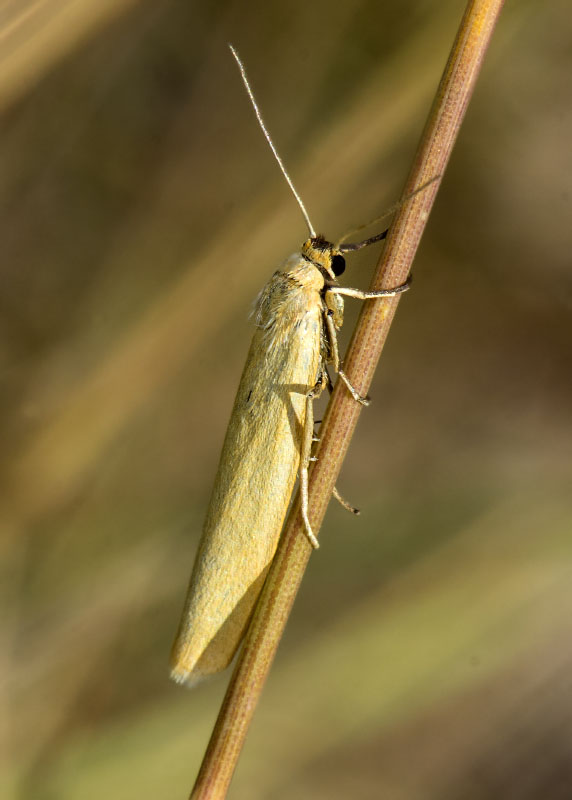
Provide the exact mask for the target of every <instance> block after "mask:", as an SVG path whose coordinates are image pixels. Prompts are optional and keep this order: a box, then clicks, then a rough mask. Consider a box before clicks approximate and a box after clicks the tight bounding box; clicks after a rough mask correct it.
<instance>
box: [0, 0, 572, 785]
mask: <svg viewBox="0 0 572 800" xmlns="http://www.w3.org/2000/svg"><path fill="white" fill-rule="evenodd" d="M463 9H464V2H463V0H445V1H444V2H439V3H436V2H424V1H423V0H405V2H401V3H399V4H396V3H389V2H384V1H382V2H372V1H371V0H363V2H360V0H358V1H357V2H356V0H352V2H347V0H342V1H341V2H339V3H335V4H332V3H328V2H325V0H316V1H315V2H313V3H311V4H308V3H303V2H296V1H295V2H283V0H271V2H269V3H267V4H265V5H261V4H259V3H253V2H247V3H244V2H236V1H235V0H227V2H219V3H212V2H201V1H200V0H198V1H197V2H194V3H189V2H177V1H176V0H161V1H160V2H157V0H153V1H152V2H151V1H150V0H140V1H139V2H137V0H114V2H110V1H109V0H104V2H102V0H76V2H71V0H20V1H19V2H5V3H3V7H2V21H1V26H2V27H1V29H0V59H1V63H2V69H1V71H0V108H1V115H2V124H1V130H2V148H1V152H0V164H1V168H0V191H1V198H2V209H3V213H2V218H1V221H0V225H1V228H2V231H1V238H2V259H1V273H0V276H1V277H0V381H1V394H0V401H1V409H2V415H1V427H0V430H1V452H2V459H1V470H2V490H1V496H0V526H1V529H2V539H1V544H2V563H3V578H2V586H3V589H4V602H3V603H2V625H1V629H2V638H3V643H2V657H1V659H2V660H1V668H2V683H1V686H2V690H1V698H2V706H3V707H2V713H1V715H0V716H1V720H2V722H1V734H2V754H1V773H0V795H1V796H2V797H3V798H17V800H32V798H33V800H64V799H65V800H67V798H70V800H71V799H72V798H73V800H92V799H93V800H95V798H98V799H99V798H101V797H111V798H114V800H132V799H133V800H135V798H137V800H146V798H149V800H151V798H153V799H154V800H155V798H158V797H160V798H184V797H186V796H187V794H188V792H189V791H190V788H191V786H192V783H193V780H194V777H195V775H196V772H197V769H198V766H199V764H200V760H201V758H202V754H203V752H204V748H205V747H206V744H207V741H208V738H209V734H210V730H211V728H212V725H213V722H214V720H215V718H216V714H217V711H218V707H219V704H220V701H221V699H222V696H223V694H224V690H225V687H226V683H227V681H228V674H226V675H223V676H221V677H220V678H217V679H214V680H212V681H211V682H210V683H207V684H206V685H204V686H203V687H200V688H198V689H196V690H194V691H186V690H185V689H183V688H181V687H179V686H176V685H174V684H172V683H171V682H170V681H169V680H168V676H167V657H168V651H169V648H170V645H171V641H172V637H173V634H174V631H175V628H176V625H177V622H178V618H179V614H180V610H181V606H182V603H183V598H184V593H185V590H186V585H187V580H188V575H189V572H190V568H191V564H192V561H193V556H194V552H195V549H196V545H197V540H198V536H199V533H200V529H201V524H202V519H203V515H204V513H205V508H206V504H207V502H208V498H209V493H210V488H211V485H212V481H213V477H214V472H215V469H216V464H217V460H218V456H219V452H220V447H221V444H222V439H223V435H224V431H225V429H226V425H227V422H228V417H229V414H230V409H231V406H232V402H233V398H234V393H235V390H236V387H237V384H238V379H239V376H240V373H241V370H242V366H243V363H244V359H245V356H246V352H247V349H248V343H249V339H250V336H251V333H252V325H251V322H250V321H249V319H248V314H249V311H250V308H251V303H252V300H253V299H254V297H255V296H256V294H257V292H258V290H259V288H260V287H261V286H262V285H263V283H264V282H265V281H266V280H267V279H268V277H269V276H270V275H271V274H272V272H273V271H274V270H275V269H276V267H277V266H278V265H279V263H280V262H281V261H282V260H283V259H284V258H285V257H286V256H287V255H288V254H289V253H291V252H292V251H294V250H296V249H297V248H298V247H299V245H300V243H301V241H302V240H303V239H304V238H305V236H306V230H305V227H304V223H303V220H302V218H301V215H300V212H299V210H298V208H297V207H296V205H295V203H294V201H293V199H292V197H291V195H290V193H289V190H288V188H287V186H286V185H285V183H284V181H283V179H282V177H281V174H280V172H279V170H278V168H277V166H276V164H275V163H274V162H273V160H272V157H271V155H270V152H269V150H268V148H267V146H266V144H265V142H264V140H263V137H262V135H261V133H260V131H259V130H258V128H257V126H256V123H255V119H254V115H253V113H252V109H251V108H250V106H249V103H248V100H247V97H246V95H245V92H244V89H243V87H242V85H241V82H240V79H239V75H238V71H237V69H236V65H235V63H234V61H233V59H232V58H231V56H230V53H229V52H228V49H227V46H226V43H227V42H228V41H232V42H233V43H234V44H235V45H236V47H237V48H238V50H239V52H240V54H241V56H242V58H243V59H244V61H245V63H246V66H247V69H248V73H249V76H250V79H251V82H252V84H253V87H254V89H255V92H256V94H257V98H258V101H259V103H260V105H261V107H262V109H263V113H264V116H265V119H266V122H267V124H268V127H269V129H270V131H271V132H272V134H273V137H274V140H275V142H276V145H277V147H278V149H279V150H280V152H281V154H282V156H283V158H284V160H285V162H286V164H287V165H288V167H289V170H290V172H291V174H292V176H293V179H294V181H295V183H296V185H297V188H298V190H299V192H300V193H301V195H302V197H303V198H304V201H305V203H306V205H307V207H308V209H309V212H310V216H311V217H312V220H313V221H314V225H315V226H316V227H317V228H318V230H320V231H321V232H322V233H324V234H325V235H326V236H328V237H331V238H336V237H338V236H340V235H341V234H343V233H344V232H345V231H346V230H348V229H349V228H352V227H353V226H355V225H359V224H360V223H363V222H365V221H367V220H369V219H371V218H373V217H375V216H378V215H379V214H381V213H382V212H383V211H384V210H385V209H386V208H387V207H389V206H391V205H392V204H393V203H394V202H395V200H396V199H397V198H398V197H399V193H400V190H401V187H402V185H403V182H404V180H405V178H406V175H407V173H408V170H409V165H410V160H411V157H412V155H413V153H414V150H415V146H416V144H417V141H418V139H419V136H420V133H421V130H422V128H423V125H424V121H425V118H426V115H427V112H428V109H429V106H430V103H431V100H432V97H433V94H434V91H435V89H436V86H437V83H438V81H439V78H440V75H441V72H442V69H443V66H444V64H445V61H446V58H447V55H448V51H449V48H450V45H451V42H452V39H453V36H454V34H455V31H456V29H457V26H458V23H459V20H460V18H461V16H462V12H463ZM571 35H572V19H571V17H570V7H569V4H568V3H566V2H563V1H562V2H558V0H556V2H552V3H550V4H538V3H536V2H533V1H532V0H523V2H520V3H512V4H507V8H506V10H505V11H504V12H503V15H502V16H501V19H500V24H499V26H498V28H497V31H496V33H495V35H494V38H493V42H492V46H491V48H490V51H489V54H488V57H487V59H486V62H485V65H484V69H483V71H482V75H481V77H480V80H479V83H478V85H477V89H476V92H475V95H474V98H473V101H472V103H471V106H470V108H469V111H468V114H467V118H466V121H465V124H464V126H463V128H462V130H461V134H460V137H459V140H458V143H457V145H456V147H455V150H454V154H453V158H452V160H451V163H450V165H449V168H448V170H447V173H446V175H445V177H444V180H443V183H442V187H441V191H440V193H439V195H438V197H437V201H436V204H435V207H434V210H433V212H432V215H431V218H430V220H429V224H428V227H427V230H426V233H425V236H424V238H423V241H422V244H421V247H420V250H419V253H418V256H417V259H416V262H415V266H414V273H415V282H414V288H413V290H412V291H411V292H410V293H409V294H408V295H407V296H406V297H405V298H404V299H403V300H402V301H401V303H400V306H399V312H398V314H397V317H396V322H395V325H394V327H393V329H392V332H391V335H390V337H389V341H388V344H387V346H386V348H385V351H384V357H383V359H382V363H381V366H380V369H379V370H378V373H377V377H376V381H375V383H374V385H373V386H372V389H371V394H372V396H373V397H374V403H373V405H372V407H371V408H370V409H369V410H367V411H366V412H364V413H363V414H362V415H361V419H360V423H359V427H358V431H357V435H356V437H355V439H354V441H353V444H352V447H351V450H350V453H349V456H348V458H347V460H346V462H345V466H344V470H343V473H342V476H341V478H340V481H339V483H338V486H339V488H340V490H341V491H342V493H343V494H344V496H346V497H347V498H348V499H349V500H350V501H351V502H352V503H355V504H356V505H358V506H359V507H360V508H361V509H362V515H361V516H360V517H359V518H358V519H354V518H352V517H350V516H349V515H347V513H346V512H344V511H343V509H341V508H340V507H339V506H338V505H337V504H335V503H333V504H332V505H331V508H330V510H329V512H328V516H327V518H326V522H325V524H324V527H323V529H322V533H321V541H322V548H321V549H320V551H319V552H318V553H316V554H315V555H314V556H313V557H312V560H311V563H310V567H309V570H308V572H307V574H306V577H305V581H304V584H303V588H302V591H301V593H300V595H299V597H298V600H297V603H296V605H295V608H294V612H293V615H292V617H291V620H290V622H289V625H288V628H287V632H286V635H285V638H284V640H283V642H282V644H281V647H280V649H279V652H278V656H277V659H276V661H275V664H274V667H273V670H272V673H271V676H270V679H269V682H268V684H267V687H266V689H265V692H264V694H263V698H262V703H261V705H260V707H259V709H258V710H257V713H256V716H255V720H254V723H253V726H252V729H251V731H250V733H249V737H248V740H247V744H246V747H245V750H244V753H243V757H242V759H241V762H240V765H239V768H238V771H237V773H236V775H235V778H234V782H233V785H232V787H231V792H230V796H231V797H233V798H237V799H238V798H273V800H286V798H293V797H295V798H298V799H300V798H302V800H304V798H308V799H309V798H347V797H352V798H358V800H362V798H363V799H366V798H367V799H369V798H380V797H383V798H390V800H427V799H428V798H429V799H431V798H439V800H449V799H450V800H458V798H464V799H465V798H466V799H467V800H481V799H483V800H484V799H485V798H486V799H487V800H490V798H519V799H520V798H527V799H528V798H546V797H550V798H570V797H572V761H571V759H570V754H571V750H572V691H571V690H572V678H571V675H572V623H571V619H570V617H571V615H570V609H571V604H572V581H571V578H572V547H571V537H570V532H571V528H572V493H571V484H572V467H571V455H572V427H571V424H570V422H571V407H572V345H571V328H570V312H571V309H572V276H571V273H570V253H571V250H572V233H571V227H572V226H571V217H572V198H571V193H570V181H571V176H572V148H571V146H570V142H571V141H572V104H571V102H570V97H571V96H570V74H571V70H572V50H571V49H570V38H571ZM376 258H377V252H375V253H372V252H367V251H366V252H364V253H363V254H362V253H360V254H359V258H358V256H357V255H356V256H355V257H353V259H352V260H351V261H350V260H349V259H348V261H350V263H349V266H348V270H347V271H346V274H345V276H344V280H345V282H346V284H347V285H352V286H361V287H364V288H365V287H366V286H367V285H368V281H369V278H370V276H371V274H372V270H373V267H374V264H375V261H376ZM351 303H352V301H347V305H348V314H347V324H346V328H345V331H344V342H347V339H348V338H349V334H350V332H351V329H352V327H353V323H354V321H355V315H356V313H357V308H356V309H354V308H351ZM356 305H357V304H356Z"/></svg>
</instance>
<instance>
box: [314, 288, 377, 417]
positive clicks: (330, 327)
mask: <svg viewBox="0 0 572 800" xmlns="http://www.w3.org/2000/svg"><path fill="white" fill-rule="evenodd" d="M328 291H330V292H331V291H333V289H329V290H328ZM352 291H353V290H352ZM356 291H357V289H356ZM325 317H326V330H327V331H328V340H329V344H330V355H331V358H332V364H333V366H334V369H335V371H336V372H337V373H338V375H339V377H340V378H341V379H342V381H343V382H344V383H345V385H346V386H347V387H348V389H349V390H350V393H351V395H352V397H353V399H354V400H356V401H357V402H358V403H360V404H361V405H362V406H368V405H369V404H370V399H369V397H362V396H361V394H360V393H359V392H358V391H357V389H355V388H354V387H353V386H352V384H351V382H350V379H349V378H348V376H347V375H346V373H345V372H344V371H343V369H342V366H341V363H340V351H339V349H338V334H337V331H336V326H335V325H334V320H333V318H332V317H333V313H332V311H326V313H325Z"/></svg>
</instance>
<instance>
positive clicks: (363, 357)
mask: <svg viewBox="0 0 572 800" xmlns="http://www.w3.org/2000/svg"><path fill="white" fill-rule="evenodd" d="M502 5H503V0H473V2H469V3H468V5H467V9H466V11H465V15H464V17H463V20H462V21H461V24H460V27H459V31H458V33H457V37H456V39H455V42H454V44H453V48H452V51H451V55H450V57H449V60H448V62H447V65H446V67H445V71H444V73H443V77H442V79H441V83H440V84H439V88H438V90H437V95H436V97H435V101H434V103H433V106H432V108H431V111H430V114H429V118H428V121H427V125H426V127H425V130H424V132H423V136H422V138H421V142H420V144H419V148H418V151H417V154H416V156H415V160H414V163H413V167H412V169H411V173H410V175H409V178H408V180H407V182H406V184H405V187H404V190H403V194H402V197H403V198H406V199H404V202H403V205H402V206H401V207H400V209H399V210H398V212H397V215H396V217H395V220H394V222H393V225H392V226H391V230H390V233H389V236H388V239H387V243H386V245H385V248H384V251H383V254H382V257H381V260H380V263H379V265H378V268H377V271H376V274H375V276H374V280H373V282H372V289H373V290H377V289H384V288H391V287H393V286H398V285H400V284H401V283H403V282H404V281H405V280H406V278H407V275H408V274H409V270H410V268H411V263H412V261H413V257H414V255H415V252H416V250H417V247H418V244H419V240H420V239H421V234H422V232H423V229H424V227H425V224H426V222H427V218H428V216H429V212H430V210H431V207H432V205H433V200H434V198H435V195H436V193H437V189H438V186H439V183H440V180H436V181H434V182H433V183H431V184H430V186H428V187H427V189H424V190H423V191H421V192H418V193H417V194H415V195H413V196H411V194H412V192H413V191H414V190H415V188H416V187H419V186H422V185H423V184H425V183H427V182H428V181H430V179H432V178H434V177H435V176H436V175H438V176H442V175H443V172H444V170H445V167H446V164H447V161H448V160H449V156H450V154H451V150H452V147H453V144H454V142H455V139H456V137H457V133H458V131H459V127H460V125H461V122H462V119H463V116H464V114H465V110H466V107H467V104H468V102H469V99H470V97H471V94H472V92H473V88H474V86H475V82H476V79H477V76H478V73H479V70H480V67H481V63H482V60H483V57H484V54H485V52H486V50H487V47H488V44H489V42H490V38H491V34H492V31H493V28H494V25H495V23H496V21H497V18H498V15H499V13H500V10H501V8H502ZM398 302H399V296H398V297H395V298H391V299H387V300H380V301H368V302H367V303H365V304H364V308H363V310H362V313H361V316H360V319H359V322H358V325H357V327H356V330H355V333H354V336H353V338H352V341H351V344H350V348H349V351H348V354H347V357H346V360H345V371H346V373H347V374H348V376H349V378H350V380H351V381H352V383H353V385H354V386H355V387H356V388H357V389H358V390H359V391H360V392H361V393H362V394H367V390H368V388H369V385H370V383H371V380H372V377H373V373H374V370H375V367H376V364H377V361H378V359H379V356H380V355H381V351H382V349H383V345H384V342H385V339H386V338H387V333H388V330H389V327H390V325H391V322H392V319H393V315H394V313H395V310H396V308H397V304H398ZM360 410H361V407H360V406H359V405H358V403H356V402H355V400H354V399H353V398H352V397H351V395H350V394H349V392H348V391H347V389H346V388H345V386H344V385H343V383H342V382H341V381H338V383H337V385H336V388H335V390H334V393H333V395H332V398H331V402H330V404H329V406H328V409H327V411H326V415H325V417H324V421H323V423H322V427H321V429H320V436H321V441H320V443H319V447H318V450H317V453H316V455H317V456H318V461H317V462H316V464H315V465H314V468H313V470H312V472H311V475H310V496H309V499H310V503H309V516H310V519H311V521H312V526H313V529H314V531H318V530H319V528H320V525H321V523H322V520H323V518H324V514H325V512H326V508H327V506H328V503H329V501H330V497H331V495H332V491H333V488H334V484H335V481H336V478H337V475H338V473H339V470H340V468H341V464H342V461H343V458H344V456H345V453H346V450H347V448H348V445H349V442H350V439H351V436H352V434H353V431H354V428H355V426H356V423H357V419H358V416H359V414H360ZM311 552H312V548H311V547H310V545H309V543H308V539H307V537H306V535H305V533H304V528H303V524H302V520H301V517H300V503H299V499H298V500H297V501H296V502H295V503H294V505H293V507H292V509H291V513H290V515H289V517H288V520H287V523H286V527H285V530H284V533H283V535H282V539H281V542H280V544H279V547H278V550H277V553H276V556H275V558H274V561H273V564H272V567H271V569H270V572H269V574H268V578H267V580H266V583H265V585H264V588H263V591H262V594H261V596H260V600H259V602H258V605H257V607H256V611H255V614H254V617H253V619H252V623H251V625H250V627H249V630H248V633H247V635H246V639H245V642H244V646H243V648H242V652H241V655H240V658H239V661H238V663H237V665H236V668H235V670H234V673H233V676H232V678H231V681H230V684H229V687H228V690H227V693H226V696H225V699H224V701H223V704H222V707H221V710H220V713H219V716H218V719H217V722H216V725H215V728H214V731H213V734H212V736H211V740H210V742H209V746H208V748H207V752H206V754H205V757H204V759H203V763H202V766H201V770H200V772H199V775H198V777H197V781H196V783H195V787H194V789H193V792H192V794H191V798H192V800H198V798H202V799H204V798H209V800H221V798H224V797H225V796H226V792H227V789H228V786H229V784H230V781H231V778H232V775H233V772H234V769H235V767H236V763H237V760H238V757H239V755H240V751H241V749H242V745H243V743H244V739H245V737H246V733H247V730H248V726H249V724H250V721H251V719H252V715H253V713H254V709H255V707H256V703H257V701H258V698H259V696H260V693H261V691H262V687H263V685H264V682H265V680H266V676H267V674H268V670H269V669H270V665H271V663H272V660H273V658H274V654H275V652H276V648H277V646H278V642H279V641H280V637H281V636H282V632H283V630H284V626H285V624H286V620H287V619H288V615H289V613H290V609H291V607H292V603H293V602H294V598H295V596H296V593H297V591H298V587H299V585H300V582H301V580H302V576H303V574H304V570H305V568H306V565H307V563H308V560H309V558H310V554H311Z"/></svg>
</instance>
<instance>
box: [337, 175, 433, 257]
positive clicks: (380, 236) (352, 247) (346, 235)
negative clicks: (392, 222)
mask: <svg viewBox="0 0 572 800" xmlns="http://www.w3.org/2000/svg"><path fill="white" fill-rule="evenodd" d="M441 177H442V176H441V175H440V174H439V175H434V176H433V177H432V178H429V180H428V181H426V182H425V183H423V184H422V185H421V186H418V187H417V189H414V190H413V191H412V192H410V193H409V194H408V195H406V196H405V197H404V198H403V199H402V200H398V201H397V203H394V204H393V205H392V206H390V207H389V208H388V209H387V211H384V212H383V214H382V215H381V217H376V218H375V219H370V221H369V222H366V223H365V225H358V227H357V228H352V229H351V231H348V232H347V233H344V235H343V236H342V238H341V239H338V241H337V242H336V247H338V248H340V249H341V251H342V252H348V251H350V250H359V249H360V248H362V247H367V246H368V245H369V244H373V243H374V242H379V241H380V240H381V239H385V237H386V236H387V231H384V232H383V233H378V234H377V235H376V236H371V237H370V238H369V239H365V240H364V241H363V242H358V243H357V244H346V245H344V244H343V242H345V241H346V239H349V238H350V236H353V235H354V233H359V232H360V231H363V230H365V228H369V226H370V225H375V224H376V223H377V222H381V221H382V220H384V219H386V218H387V217H389V216H390V215H391V214H393V212H394V211H398V210H399V209H400V208H401V206H402V205H403V204H404V203H406V202H407V201H408V200H411V198H412V197H415V195H416V194H418V193H419V192H422V191H423V190H424V189H426V188H427V187H428V186H430V185H431V184H432V183H434V182H435V181H437V180H439V178H441ZM340 245H342V246H341V247H340Z"/></svg>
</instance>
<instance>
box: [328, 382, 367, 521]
mask: <svg viewBox="0 0 572 800" xmlns="http://www.w3.org/2000/svg"><path fill="white" fill-rule="evenodd" d="M324 383H325V385H326V388H327V390H328V394H331V393H332V392H333V391H334V384H333V383H332V379H331V377H330V373H329V372H328V368H327V367H324ZM332 494H333V495H334V497H335V498H336V500H337V501H338V503H339V504H340V505H341V506H343V507H344V508H345V509H346V511H349V512H350V513H352V514H356V515H358V514H359V513H360V510H359V508H356V507H355V506H352V505H351V503H348V501H347V500H345V499H344V498H343V497H342V495H341V494H340V493H339V491H338V490H337V488H336V487H335V486H334V488H333V490H332Z"/></svg>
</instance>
